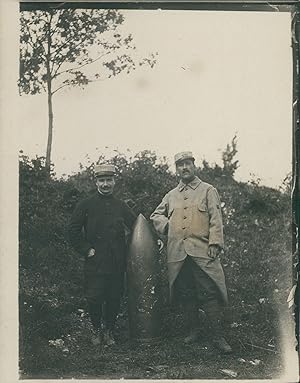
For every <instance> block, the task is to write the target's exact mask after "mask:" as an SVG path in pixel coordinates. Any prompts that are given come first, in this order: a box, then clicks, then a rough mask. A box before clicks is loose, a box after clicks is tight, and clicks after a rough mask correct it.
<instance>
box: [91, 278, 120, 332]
mask: <svg viewBox="0 0 300 383" xmlns="http://www.w3.org/2000/svg"><path fill="white" fill-rule="evenodd" d="M123 292H124V273H111V274H108V273H106V274H101V273H91V274H89V275H85V296H86V299H87V303H88V311H89V315H90V319H91V322H92V325H93V327H94V329H100V327H101V323H102V321H103V322H104V325H105V327H106V328H108V329H109V330H113V328H114V326H115V322H116V319H117V315H118V313H119V311H120V304H121V298H122V295H123Z"/></svg>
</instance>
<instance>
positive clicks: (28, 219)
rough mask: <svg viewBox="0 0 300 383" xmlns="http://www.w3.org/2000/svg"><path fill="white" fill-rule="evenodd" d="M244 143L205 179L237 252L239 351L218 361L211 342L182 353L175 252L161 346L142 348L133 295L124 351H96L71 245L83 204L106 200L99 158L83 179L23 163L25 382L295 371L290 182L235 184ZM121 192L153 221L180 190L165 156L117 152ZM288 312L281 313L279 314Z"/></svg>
mask: <svg viewBox="0 0 300 383" xmlns="http://www.w3.org/2000/svg"><path fill="white" fill-rule="evenodd" d="M236 153H237V146H236V138H234V139H233V140H232V142H231V143H230V144H228V145H227V148H225V150H224V152H223V166H218V165H215V164H209V163H208V162H206V161H203V163H202V164H201V165H200V166H199V168H198V169H197V172H198V175H199V177H200V178H201V179H202V180H204V181H206V182H209V183H212V184H213V185H214V186H215V187H216V188H217V189H218V191H219V193H220V196H221V200H222V209H223V217H224V230H225V239H226V248H225V252H224V254H223V256H222V261H223V265H224V270H225V273H226V277H227V284H228V290H229V296H230V306H229V308H228V310H227V312H226V321H227V330H226V331H227V334H226V336H227V337H228V339H230V342H231V344H232V345H233V347H234V353H233V354H232V355H230V356H223V355H218V354H217V353H216V352H215V351H214V350H213V349H212V348H211V347H210V343H209V339H206V337H205V326H206V324H205V318H202V320H203V329H204V335H203V339H201V340H200V341H199V342H198V343H196V344H192V345H183V337H184V335H185V334H186V331H187V329H186V328H185V320H184V313H183V312H182V311H181V310H180V308H178V309H177V310H176V311H175V312H171V310H170V307H169V306H168V304H167V301H166V297H167V278H166V254H165V252H163V254H162V255H161V259H160V264H161V275H162V284H163V288H162V296H163V299H164V301H165V305H164V309H163V310H164V313H163V314H164V315H163V323H162V339H161V341H160V342H158V343H156V344H152V345H145V344H134V343H133V342H131V341H130V338H129V334H128V315H127V308H126V294H125V297H124V302H123V306H122V312H121V313H120V315H119V318H118V328H117V339H118V345H117V346H114V347H112V348H106V349H100V348H99V349H97V348H95V347H93V346H92V345H91V344H90V327H89V321H88V317H87V311H86V303H85V300H84V297H83V292H82V268H83V259H82V258H81V257H80V256H79V255H78V254H77V253H75V252H74V251H73V249H72V248H71V247H70V245H69V243H68V239H67V235H66V229H67V224H68V220H69V218H70V215H71V213H72V211H73V209H74V207H75V205H76V203H77V202H78V201H79V200H81V199H83V198H85V197H87V196H88V195H89V194H90V193H92V192H94V191H95V185H94V182H93V168H94V164H95V163H103V162H105V160H106V159H105V158H103V157H100V158H99V159H97V161H92V160H90V163H89V166H88V167H85V168H83V167H81V170H80V171H79V172H78V174H75V175H71V176H68V177H65V178H60V179H58V178H57V177H56V176H55V173H54V167H53V166H52V169H51V174H50V176H49V172H48V169H47V168H46V166H45V158H41V157H36V158H33V159H30V158H29V157H27V156H26V155H24V154H23V153H21V154H20V178H19V179H20V198H19V209H20V211H19V213H20V215H19V223H20V225H19V262H20V266H19V267H20V268H19V294H20V295H19V315H20V374H21V377H22V378H56V379H58V378H88V377H89V378H91V377H95V378H111V379H112V378H127V379H129V378H132V379H133V378H154V379H176V378H184V379H193V378H194V379H195V378H197V379H201V378H202V379H203V378H214V379H218V378H226V377H227V378H234V377H238V378H240V379H245V378H276V377H280V376H281V375H282V373H283V371H284V355H285V351H286V350H285V348H284V341H283V340H286V339H287V340H288V342H289V343H291V344H292V345H293V319H292V315H291V310H289V309H288V305H287V302H286V301H287V297H288V294H289V291H290V289H291V287H292V251H291V247H292V246H291V203H290V192H291V190H290V182H289V178H287V179H286V180H285V182H284V183H283V185H282V188H281V189H280V190H275V189H271V188H268V187H264V186H261V185H260V183H259V180H252V181H249V182H247V183H245V182H237V181H236V180H235V179H234V173H235V170H236V169H237V167H238V162H237V161H236V160H235V155H236ZM111 161H112V162H113V163H114V164H115V165H116V166H117V169H118V175H117V186H116V194H117V196H118V197H119V198H121V199H123V200H125V201H126V202H127V203H128V205H129V206H131V207H132V208H133V209H134V210H135V211H136V212H137V213H138V212H141V213H143V214H144V215H145V217H146V218H149V215H150V214H151V212H152V211H153V210H154V208H155V207H156V206H157V204H158V203H159V202H160V201H161V198H162V197H163V195H164V194H165V193H166V192H167V191H169V190H170V189H171V188H173V187H174V186H175V185H176V184H177V180H176V176H175V174H173V173H172V172H171V171H170V169H169V166H168V164H167V163H166V160H165V159H164V158H157V156H156V154H155V153H153V152H149V151H143V152H140V153H138V154H136V155H132V157H128V156H124V155H122V154H121V153H116V155H115V157H113V158H112V160H111ZM279 314H280V315H279Z"/></svg>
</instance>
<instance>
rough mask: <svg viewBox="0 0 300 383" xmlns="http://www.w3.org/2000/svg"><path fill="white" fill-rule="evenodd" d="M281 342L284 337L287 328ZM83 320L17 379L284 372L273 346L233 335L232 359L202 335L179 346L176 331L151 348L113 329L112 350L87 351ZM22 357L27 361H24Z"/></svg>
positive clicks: (269, 376)
mask: <svg viewBox="0 0 300 383" xmlns="http://www.w3.org/2000/svg"><path fill="white" fill-rule="evenodd" d="M286 329H287V333H286V336H290V335H291V334H290V329H291V328H289V326H287V327H286ZM90 336H91V329H90V325H89V322H88V319H87V317H84V318H83V319H82V320H81V321H80V326H79V327H78V329H77V331H76V332H74V333H73V334H71V335H70V334H67V335H66V336H62V337H61V339H58V340H56V343H53V342H52V344H51V343H49V342H48V344H46V343H45V344H44V345H41V344H39V345H38V346H37V347H38V348H39V350H38V349H36V350H35V353H37V352H38V353H42V352H43V347H45V350H46V352H45V354H47V358H46V359H45V360H44V362H43V366H41V365H40V366H39V367H38V370H36V371H34V370H33V369H32V370H31V373H30V374H28V373H26V372H24V371H21V376H20V377H21V378H22V379H32V378H34V379H61V378H64V379H92V378H97V379H276V378H280V377H281V376H282V374H283V371H284V365H283V356H284V350H283V349H281V348H280V344H279V342H276V339H275V342H274V339H273V341H271V342H270V344H268V345H259V344H256V345H254V344H253V345H251V343H250V342H249V341H248V342H246V341H245V339H243V337H242V336H241V335H240V332H238V331H237V330H236V329H234V328H231V329H229V330H228V331H227V334H226V337H227V339H228V340H230V343H231V345H232V347H233V353H232V354H230V355H222V354H220V353H219V352H218V351H217V350H216V349H214V347H213V345H212V344H211V342H210V339H209V337H208V336H207V334H206V335H205V334H203V336H202V337H201V338H200V339H199V340H198V341H197V342H196V343H193V344H185V343H184V342H183V339H184V334H183V333H182V332H181V333H178V334H176V328H175V329H174V331H173V332H172V331H171V332H170V333H169V335H168V336H165V337H164V338H161V339H158V340H157V341H155V342H149V343H140V342H137V341H132V340H130V338H129V333H128V329H126V328H124V327H118V331H117V333H116V340H117V344H116V345H114V346H110V347H107V346H93V345H92V344H91V342H90ZM27 357H28V355H27Z"/></svg>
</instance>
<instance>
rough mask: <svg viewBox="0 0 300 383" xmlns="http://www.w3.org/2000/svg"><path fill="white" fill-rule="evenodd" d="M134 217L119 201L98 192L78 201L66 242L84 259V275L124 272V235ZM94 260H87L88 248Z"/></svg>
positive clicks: (131, 225)
mask: <svg viewBox="0 0 300 383" xmlns="http://www.w3.org/2000/svg"><path fill="white" fill-rule="evenodd" d="M135 219H136V216H135V214H134V213H133V211H132V210H131V209H130V208H129V207H128V206H127V205H126V204H125V203H124V202H123V201H121V200H119V199H117V198H115V197H114V196H113V195H102V194H100V193H99V192H97V193H96V194H94V195H93V196H91V197H89V198H87V199H85V200H83V201H81V202H79V204H78V205H77V206H76V208H75V210H74V212H73V214H72V217H71V220H70V223H69V230H68V231H69V239H70V242H71V244H72V245H73V247H74V248H75V250H77V251H78V252H79V253H80V254H81V255H82V256H83V257H84V258H85V272H88V273H90V274H91V273H120V272H124V271H125V269H126V252H127V251H126V250H127V246H126V232H127V233H128V232H130V231H131V229H132V227H133V224H134V222H135ZM91 248H93V249H95V251H96V253H95V255H94V256H93V257H87V255H88V251H89V249H91Z"/></svg>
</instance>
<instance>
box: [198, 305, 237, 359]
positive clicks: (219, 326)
mask: <svg viewBox="0 0 300 383" xmlns="http://www.w3.org/2000/svg"><path fill="white" fill-rule="evenodd" d="M203 310H204V311H205V314H206V316H207V319H208V321H209V326H210V332H211V336H212V342H213V344H214V346H215V347H216V348H217V349H218V350H219V351H221V352H223V353H226V354H229V353H231V352H232V348H231V346H230V345H229V344H228V343H227V341H226V339H225V338H224V337H223V334H224V318H223V310H222V308H221V306H220V304H219V302H218V301H216V300H211V301H209V302H207V303H205V304H204V305H203Z"/></svg>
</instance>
